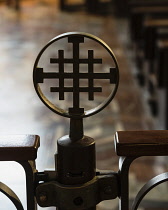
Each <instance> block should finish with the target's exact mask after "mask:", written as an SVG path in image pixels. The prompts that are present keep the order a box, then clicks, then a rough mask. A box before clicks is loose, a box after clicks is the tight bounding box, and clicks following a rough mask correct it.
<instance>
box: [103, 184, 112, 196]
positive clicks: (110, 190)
mask: <svg viewBox="0 0 168 210" xmlns="http://www.w3.org/2000/svg"><path fill="white" fill-rule="evenodd" d="M112 192H113V189H112V187H111V186H107V187H105V188H104V193H105V194H107V195H110V194H112Z"/></svg>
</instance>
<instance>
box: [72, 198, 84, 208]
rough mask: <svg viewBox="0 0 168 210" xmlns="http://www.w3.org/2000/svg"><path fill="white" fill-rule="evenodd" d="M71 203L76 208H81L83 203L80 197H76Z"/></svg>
mask: <svg viewBox="0 0 168 210" xmlns="http://www.w3.org/2000/svg"><path fill="white" fill-rule="evenodd" d="M73 202H74V204H75V205H76V206H81V205H82V203H83V199H82V198H81V197H77V198H75V199H74V200H73Z"/></svg>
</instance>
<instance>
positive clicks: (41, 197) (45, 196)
mask: <svg viewBox="0 0 168 210" xmlns="http://www.w3.org/2000/svg"><path fill="white" fill-rule="evenodd" d="M39 198H40V201H41V202H42V203H44V202H46V201H47V193H46V192H42V193H40V196H39Z"/></svg>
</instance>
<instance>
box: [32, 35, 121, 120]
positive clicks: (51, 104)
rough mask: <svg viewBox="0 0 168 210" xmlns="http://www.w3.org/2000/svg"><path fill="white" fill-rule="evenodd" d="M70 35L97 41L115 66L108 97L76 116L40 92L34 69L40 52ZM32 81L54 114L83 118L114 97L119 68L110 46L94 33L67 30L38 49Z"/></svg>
mask: <svg viewBox="0 0 168 210" xmlns="http://www.w3.org/2000/svg"><path fill="white" fill-rule="evenodd" d="M71 36H77V37H86V38H89V39H92V40H94V41H96V42H97V43H99V44H100V45H102V46H103V47H104V48H105V49H106V50H107V51H108V53H109V54H110V56H111V57H112V59H113V61H114V64H115V68H116V73H115V74H116V75H115V78H116V83H115V87H114V90H113V91H112V92H111V94H110V95H109V96H108V98H107V99H106V100H105V101H104V102H102V103H101V104H100V105H98V106H97V107H95V108H92V109H90V110H87V111H84V113H83V114H81V115H77V116H74V115H72V114H70V113H69V112H67V111H65V110H63V109H61V108H59V107H57V106H55V105H54V104H53V103H51V102H50V101H49V100H48V99H47V98H46V97H45V95H44V94H43V93H42V91H41V88H40V86H39V84H38V83H37V82H36V81H37V78H36V71H38V68H37V66H38V62H39V60H40V58H41V56H42V54H43V53H44V51H45V50H46V49H47V48H48V47H49V46H50V45H51V44H53V43H54V42H56V41H58V40H60V39H63V38H66V37H71ZM33 83H34V87H35V90H36V92H37V94H38V96H39V97H40V99H41V100H42V102H43V103H44V104H45V105H46V106H47V107H48V108H49V109H50V110H52V111H53V112H55V113H56V114H59V115H61V116H64V117H68V118H85V117H89V116H91V115H94V114H96V113H98V112H100V111H101V110H102V109H104V108H105V107H106V106H107V105H108V104H109V103H110V102H111V101H112V99H113V98H114V96H115V94H116V92H117V89H118V84H119V70H118V64H117V60H116V58H115V56H114V54H113V52H112V50H111V49H110V47H109V46H108V45H107V44H106V43H105V42H104V41H102V40H101V39H100V38H98V37H96V36H94V35H91V34H88V33H84V32H68V33H64V34H61V35H59V36H56V37H55V38H53V39H52V40H51V41H49V42H48V44H47V45H46V46H45V47H44V48H43V49H42V50H41V51H40V53H39V54H38V56H37V58H36V60H35V64H34V69H33Z"/></svg>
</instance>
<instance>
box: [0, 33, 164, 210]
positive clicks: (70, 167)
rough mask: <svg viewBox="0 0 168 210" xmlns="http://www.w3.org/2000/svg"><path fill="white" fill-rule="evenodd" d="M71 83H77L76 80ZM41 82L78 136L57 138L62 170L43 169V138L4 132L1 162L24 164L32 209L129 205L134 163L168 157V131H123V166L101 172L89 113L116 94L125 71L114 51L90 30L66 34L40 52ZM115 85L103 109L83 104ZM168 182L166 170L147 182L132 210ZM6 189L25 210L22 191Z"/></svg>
mask: <svg viewBox="0 0 168 210" xmlns="http://www.w3.org/2000/svg"><path fill="white" fill-rule="evenodd" d="M62 40H63V41H64V44H65V45H66V47H64V44H63V42H62ZM88 40H91V41H92V43H93V45H90V42H89V41H88ZM95 43H96V45H98V46H100V47H101V49H102V48H103V49H104V51H103V53H102V51H98V50H97V47H96V48H95V49H94V44H95ZM53 46H54V47H53ZM50 49H52V51H50ZM86 49H87V50H86ZM67 52H71V55H70V54H69V53H67ZM100 52H101V53H102V54H100ZM104 53H107V54H108V56H109V57H110V65H105V67H104V65H103V63H105V64H107V63H106V60H105V61H104V59H103V58H102V57H103V54H104ZM100 55H101V56H100ZM44 58H45V62H44ZM67 65H68V66H67ZM70 67H71V68H70ZM98 70H99V71H98ZM67 80H68V83H67ZM69 80H71V81H72V82H71V84H70V85H69ZM81 80H84V82H85V85H83V83H81ZM33 81H34V87H35V90H36V92H37V94H38V96H39V97H40V99H41V100H42V101H43V103H44V104H45V105H46V106H47V107H48V108H49V109H51V110H52V111H53V112H55V113H56V114H59V115H61V116H64V117H67V118H70V133H69V135H66V136H63V137H61V138H59V139H58V141H57V152H56V154H55V156H54V159H55V169H53V170H45V171H42V172H38V171H37V170H36V167H35V159H36V157H37V149H38V147H39V145H40V138H39V136H37V135H19V136H0V161H16V162H18V163H19V164H20V165H21V166H22V167H23V168H24V170H25V174H26V191H27V210H36V209H37V204H38V205H39V206H41V207H51V206H54V207H56V208H57V209H58V210H96V205H97V204H98V203H100V202H101V201H104V200H110V199H116V198H117V197H118V198H119V210H129V209H130V207H129V181H128V180H129V168H130V165H131V164H132V162H133V161H134V160H135V159H136V158H139V157H142V156H167V155H168V131H118V132H116V134H115V137H114V144H115V150H116V153H117V155H118V156H119V171H118V172H114V171H100V170H99V171H97V170H96V157H95V141H94V139H93V138H91V137H88V136H86V135H84V131H83V118H85V117H89V116H91V115H94V114H96V113H98V112H100V111H101V110H102V109H104V108H105V107H106V106H107V105H108V104H109V103H110V102H111V101H112V99H113V98H114V96H115V94H116V91H117V88H118V83H119V71H118V65H117V61H116V59H115V56H114V54H113V52H112V51H111V49H110V48H109V47H108V46H107V44H106V43H104V42H103V41H102V40H100V39H99V38H97V37H96V36H93V35H90V34H87V33H81V32H71V33H65V34H62V35H59V36H57V37H55V38H54V39H52V40H51V41H50V42H49V43H48V44H47V45H46V46H45V47H44V48H43V49H42V50H41V52H40V53H39V55H38V56H37V59H36V61H35V65H34V69H33ZM97 81H98V83H97ZM100 81H101V82H100ZM46 83H47V85H46ZM102 84H105V86H103V85H102ZM108 85H111V86H112V88H111V89H110V91H109V93H108V96H107V98H106V97H101V98H103V100H102V101H101V102H100V103H99V101H98V103H97V102H96V103H93V104H94V105H95V104H96V105H97V106H96V107H94V106H93V107H92V108H91V109H87V108H86V107H85V106H84V105H83V104H82V101H81V95H82V94H85V95H84V101H86V100H89V102H95V101H96V94H99V95H101V96H102V95H103V93H104V92H103V90H104V88H105V87H107V86H108ZM107 89H108V90H109V88H107ZM46 93H47V94H48V95H47V94H46ZM50 94H51V95H50ZM67 94H68V95H69V94H71V96H72V100H71V103H69V102H67V101H66V97H67ZM86 95H87V96H86ZM58 101H61V105H62V107H61V106H60V105H58V104H59V103H58ZM65 105H66V106H67V108H65ZM4 142H5V144H4ZM9 151H10V155H9ZM44 158H45V156H44ZM167 180H168V173H163V174H160V175H159V176H156V177H154V178H153V179H151V180H150V181H149V182H147V183H146V184H145V185H144V186H143V187H142V188H141V190H140V191H139V193H138V194H137V196H136V197H135V199H134V203H133V205H132V210H137V208H138V206H139V204H140V203H141V200H142V199H143V198H144V196H145V195H146V194H147V193H148V192H149V191H150V190H151V189H153V188H154V187H155V186H157V185H159V184H160V183H163V182H166V181H167ZM0 192H2V193H3V194H5V195H6V196H7V197H8V198H9V199H10V200H11V201H12V203H13V204H14V205H15V207H16V209H17V210H23V209H24V208H23V205H22V203H21V201H20V200H19V198H18V197H17V195H16V194H15V192H13V191H12V190H11V189H10V188H9V187H8V186H6V185H5V184H4V183H2V182H0Z"/></svg>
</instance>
